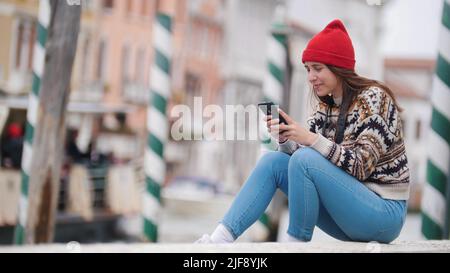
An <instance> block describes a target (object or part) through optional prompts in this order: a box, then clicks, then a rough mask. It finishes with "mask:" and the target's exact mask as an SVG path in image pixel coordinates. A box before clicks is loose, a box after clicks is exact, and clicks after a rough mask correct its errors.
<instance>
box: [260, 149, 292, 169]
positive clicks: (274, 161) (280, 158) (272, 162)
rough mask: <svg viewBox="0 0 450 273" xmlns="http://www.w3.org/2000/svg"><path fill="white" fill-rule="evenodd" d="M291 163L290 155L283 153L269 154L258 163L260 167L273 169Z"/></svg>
mask: <svg viewBox="0 0 450 273" xmlns="http://www.w3.org/2000/svg"><path fill="white" fill-rule="evenodd" d="M288 162H289V155H287V154H285V153H283V152H278V151H276V152H268V153H266V154H264V155H263V156H262V157H261V158H260V159H259V161H258V165H260V166H262V167H264V168H270V169H272V167H273V166H283V165H286V164H287V163H288Z"/></svg>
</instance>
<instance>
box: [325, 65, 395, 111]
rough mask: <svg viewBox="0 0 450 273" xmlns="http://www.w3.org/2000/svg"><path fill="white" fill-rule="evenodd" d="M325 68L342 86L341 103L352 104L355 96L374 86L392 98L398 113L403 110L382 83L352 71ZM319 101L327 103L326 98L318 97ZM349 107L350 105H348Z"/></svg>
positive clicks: (330, 67) (331, 67)
mask: <svg viewBox="0 0 450 273" xmlns="http://www.w3.org/2000/svg"><path fill="white" fill-rule="evenodd" d="M327 67H328V68H329V69H330V71H331V72H333V74H334V75H336V77H337V78H338V79H339V81H340V83H341V84H342V91H343V98H342V102H343V103H344V101H347V100H350V102H353V100H354V99H355V98H356V96H357V95H359V94H360V93H361V92H362V91H364V90H366V89H368V88H369V87H372V86H375V87H379V88H381V89H382V90H384V91H385V92H386V93H388V95H389V96H390V97H391V98H392V100H393V101H394V104H395V106H396V107H397V110H398V111H399V112H402V111H403V109H402V108H401V107H400V105H399V104H398V102H397V100H396V99H395V96H394V92H392V90H391V89H390V88H389V87H388V86H387V85H386V84H384V83H382V82H379V81H376V80H372V79H368V78H365V77H362V76H360V75H358V74H356V72H355V71H354V70H350V69H345V68H340V67H336V66H331V65H327ZM319 99H320V100H321V101H323V102H327V98H326V97H319ZM350 105H351V103H350ZM345 111H348V109H345Z"/></svg>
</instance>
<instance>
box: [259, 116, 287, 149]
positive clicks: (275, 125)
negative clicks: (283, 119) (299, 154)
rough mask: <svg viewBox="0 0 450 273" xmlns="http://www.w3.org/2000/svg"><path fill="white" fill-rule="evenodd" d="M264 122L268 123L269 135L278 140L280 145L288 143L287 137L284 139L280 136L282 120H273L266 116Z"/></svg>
mask: <svg viewBox="0 0 450 273" xmlns="http://www.w3.org/2000/svg"><path fill="white" fill-rule="evenodd" d="M264 121H265V122H266V125H267V129H269V133H270V135H271V136H272V137H274V138H275V139H277V140H278V142H279V143H284V142H286V141H287V137H284V136H283V135H282V134H280V131H279V127H280V120H279V119H272V116H271V115H270V116H265V117H264Z"/></svg>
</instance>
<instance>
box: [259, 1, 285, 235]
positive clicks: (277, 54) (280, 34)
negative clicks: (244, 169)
mask: <svg viewBox="0 0 450 273" xmlns="http://www.w3.org/2000/svg"><path fill="white" fill-rule="evenodd" d="M285 29H286V26H285V23H284V6H283V5H279V6H277V9H276V11H275V20H274V22H273V23H272V27H271V31H270V36H269V39H268V44H267V62H266V65H267V67H266V70H265V75H264V82H263V101H266V102H268V101H271V102H273V103H274V104H276V105H281V103H282V101H283V91H284V90H285V86H286V84H285V82H286V76H287V75H286V74H287V73H288V71H287V58H288V54H289V53H288V46H287V34H286V31H285ZM259 128H260V139H261V149H260V157H262V156H263V155H264V154H265V153H267V152H270V151H274V150H276V149H277V147H278V143H277V141H276V140H274V139H272V138H271V137H270V134H269V132H268V130H267V127H266V124H265V123H261V124H260V127H259ZM258 225H260V226H262V228H263V230H265V233H270V231H271V229H272V225H271V217H270V215H269V214H268V211H266V212H264V214H263V215H262V216H261V217H260V218H259V220H258Z"/></svg>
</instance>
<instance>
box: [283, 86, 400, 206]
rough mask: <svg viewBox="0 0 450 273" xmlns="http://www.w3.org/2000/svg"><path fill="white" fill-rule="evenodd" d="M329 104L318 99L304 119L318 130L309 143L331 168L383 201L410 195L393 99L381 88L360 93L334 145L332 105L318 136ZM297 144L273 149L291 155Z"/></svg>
mask: <svg viewBox="0 0 450 273" xmlns="http://www.w3.org/2000/svg"><path fill="white" fill-rule="evenodd" d="M327 108H328V106H327V105H326V104H325V103H322V102H321V103H319V104H318V109H317V111H316V112H315V113H314V115H313V116H312V117H311V118H310V119H309V120H308V125H309V129H310V131H311V132H313V133H317V134H319V138H318V139H317V141H316V142H315V143H313V144H312V145H311V147H312V148H314V149H315V150H317V151H318V152H319V153H321V154H322V155H323V156H324V157H325V158H327V159H328V160H330V161H331V162H332V163H334V164H335V165H336V166H338V167H340V168H341V169H343V170H345V171H346V172H347V173H349V174H351V175H352V176H354V177H356V178H357V179H358V180H359V181H361V182H362V183H363V184H364V185H366V186H367V187H368V188H369V189H370V190H372V191H373V192H375V193H376V194H378V195H380V196H381V197H382V198H385V199H393V200H407V199H408V198H409V168H408V160H407V158H406V152H405V145H404V143H403V131H402V121H401V119H400V116H399V112H398V110H397V108H396V107H395V105H394V102H393V100H392V98H391V97H390V96H389V95H388V94H387V93H386V92H385V91H384V90H382V89H380V88H378V87H371V88H368V89H367V90H365V91H363V92H361V94H359V95H358V96H357V97H356V99H355V101H354V102H353V103H352V105H351V106H350V108H349V111H348V115H347V119H346V124H345V131H344V140H343V141H342V143H341V144H339V145H338V144H336V143H335V142H334V141H333V139H334V137H335V134H336V124H337V119H338V116H339V107H338V106H334V107H332V114H331V117H330V118H329V121H330V122H331V124H330V126H328V127H327V128H328V130H325V133H324V134H323V135H322V132H323V127H324V124H325V121H326V115H327ZM299 148H301V145H299V144H297V143H295V142H293V141H291V140H288V141H287V142H285V143H282V144H280V145H279V148H278V150H279V151H282V152H285V153H287V154H292V153H293V152H295V151H296V150H297V149H299Z"/></svg>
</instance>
